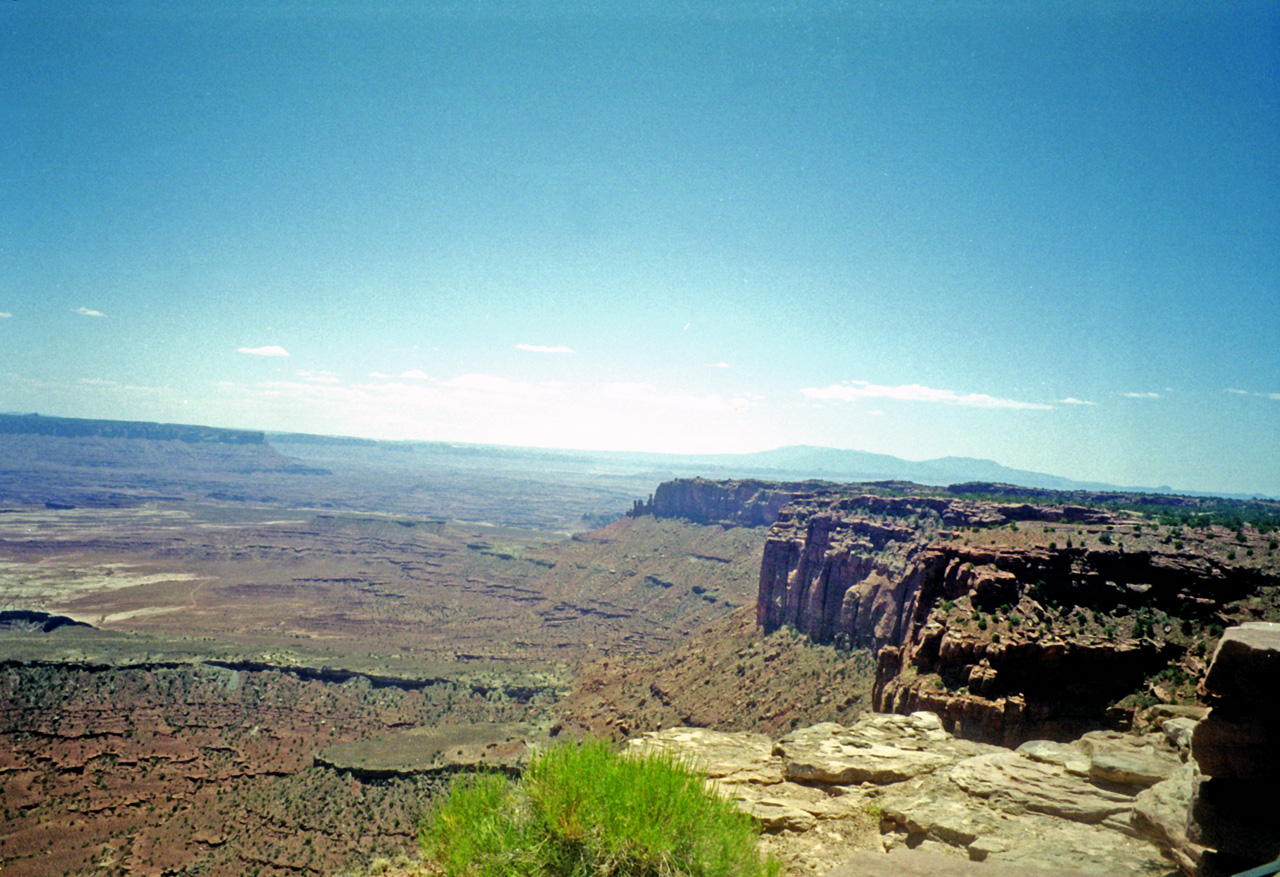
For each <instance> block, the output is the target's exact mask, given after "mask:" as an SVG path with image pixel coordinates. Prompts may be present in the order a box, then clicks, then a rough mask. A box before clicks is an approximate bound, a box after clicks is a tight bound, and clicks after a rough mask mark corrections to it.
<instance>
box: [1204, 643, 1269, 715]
mask: <svg viewBox="0 0 1280 877" xmlns="http://www.w3.org/2000/svg"><path fill="white" fill-rule="evenodd" d="M1203 684H1204V689H1205V691H1206V692H1208V693H1209V694H1211V695H1214V696H1215V697H1219V698H1223V699H1227V700H1235V701H1239V702H1242V703H1247V704H1250V705H1251V707H1252V709H1253V710H1255V711H1259V712H1261V711H1264V710H1265V711H1267V712H1271V713H1277V712H1280V699H1278V698H1277V695H1280V624H1277V623H1275V622H1272V621H1249V622H1246V623H1244V624H1241V625H1239V626H1237V627H1232V628H1230V629H1228V630H1227V631H1226V632H1225V633H1224V634H1223V635H1222V639H1221V640H1219V641H1218V648H1217V649H1216V650H1215V651H1214V653H1213V662H1212V663H1211V664H1210V665H1209V673H1208V675H1207V676H1205V679H1204V683H1203Z"/></svg>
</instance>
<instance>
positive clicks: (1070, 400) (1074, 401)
mask: <svg viewBox="0 0 1280 877" xmlns="http://www.w3.org/2000/svg"><path fill="white" fill-rule="evenodd" d="M1058 402H1060V403H1061V404H1063V405H1097V404H1098V403H1097V402H1088V401H1085V400H1084V399H1077V398H1075V397H1074V396H1068V397H1067V398H1065V399H1059V400H1058Z"/></svg>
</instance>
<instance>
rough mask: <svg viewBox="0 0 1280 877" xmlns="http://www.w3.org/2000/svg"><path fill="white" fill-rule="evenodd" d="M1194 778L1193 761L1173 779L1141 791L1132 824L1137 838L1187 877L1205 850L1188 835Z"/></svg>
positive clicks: (1197, 864) (1134, 809)
mask: <svg viewBox="0 0 1280 877" xmlns="http://www.w3.org/2000/svg"><path fill="white" fill-rule="evenodd" d="M1197 777H1198V771H1197V769H1196V765H1195V762H1189V763H1187V764H1184V765H1183V766H1182V767H1181V768H1179V769H1178V770H1177V771H1176V772H1175V773H1174V775H1173V776H1171V777H1169V778H1168V779H1166V780H1162V781H1160V782H1158V783H1156V784H1155V785H1154V786H1152V787H1151V788H1149V789H1144V790H1143V791H1142V792H1140V793H1139V794H1138V797H1137V798H1136V799H1135V800H1134V802H1133V817H1132V824H1133V827H1134V830H1135V831H1137V832H1138V836H1139V837H1144V838H1146V839H1148V840H1150V841H1151V842H1152V843H1154V844H1155V845H1156V846H1158V847H1159V848H1160V849H1162V850H1164V851H1165V853H1166V854H1167V855H1168V856H1169V857H1170V858H1171V859H1173V860H1174V861H1175V862H1177V863H1178V867H1179V868H1181V869H1182V872H1183V873H1184V874H1186V875H1188V877H1191V875H1193V874H1195V872H1196V868H1197V867H1198V866H1199V864H1200V859H1201V857H1202V856H1203V855H1204V847H1203V846H1201V845H1200V844H1197V843H1195V842H1193V841H1192V840H1191V839H1190V838H1189V837H1188V836H1187V823H1188V819H1187V816H1188V811H1189V809H1190V805H1191V799H1192V797H1193V795H1194V794H1195V788H1196V780H1197Z"/></svg>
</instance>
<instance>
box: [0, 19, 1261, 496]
mask: <svg viewBox="0 0 1280 877" xmlns="http://www.w3.org/2000/svg"><path fill="white" fill-rule="evenodd" d="M551 6H554V7H555V9H556V11H555V12H551V11H537V12H534V11H532V10H535V9H538V10H542V9H543V7H551ZM676 8H678V9H679V10H680V11H678V12H675V11H671V10H673V9H676ZM621 9H625V12H619V11H618V10H621ZM0 80H2V82H0V126H2V129H3V132H4V133H3V135H2V136H0V410H3V411H10V412H20V413H26V412H39V413H41V414H47V415H60V416H71V417H95V418H113V419H123V420H154V421H168V422H178V423H198V424H207V425H214V426H226V427H240V428H250V429H265V430H278V431H297V432H315V433H327V434H341V435H353V436H365V437H373V438H388V439H423V440H449V441H462V442H485V443H501V444H512V445H532V446H542V447H564V448H585V449H619V450H652V451H678V452H737V451H753V450H763V449H768V448H774V447H779V446H783V445H792V444H810V445H823V446H829V447H836V448H850V449H859V450H866V451H873V452H877V453H886V454H894V455H897V456H900V457H905V458H908V459H913V460H919V459H926V458H932V457H940V456H946V455H958V456H971V457H982V458H989V459H992V460H996V461H998V462H1000V463H1003V464H1005V465H1007V466H1013V467H1018V468H1022V469H1032V470H1037V471H1041V472H1050V473H1054V474H1058V475H1062V476H1066V477H1069V478H1075V479H1081V480H1093V481H1105V482H1110V483H1113V484H1121V485H1134V486H1158V485H1170V486H1173V487H1175V488H1179V489H1189V490H1191V489H1193V490H1212V491H1224V492H1243V493H1262V494H1268V495H1280V441H1278V440H1277V437H1278V436H1280V288H1278V286H1277V283H1278V279H1280V197H1278V195H1280V123H1278V120H1280V3H1276V2H1256V3H1254V2H1224V3H1208V4H1206V3H1199V2H1195V3H1192V2H1169V3H1139V2H1126V0H1117V2H1098V3H1079V4H1074V3H1072V4H1057V3H1024V2H995V3H971V4H966V3H958V4H937V3H928V4H925V3H919V4H916V3H889V4H870V3H866V4H863V3H856V4H846V3H836V2H809V3H806V2H799V3H782V4H765V3H754V2H747V3H704V2H692V3H678V4H677V3H665V2H647V3H646V2H641V3H630V4H614V3H590V2H571V3H566V4H535V3H526V2H514V0H511V2H497V3H492V2H488V0H485V2H478V0H472V2H467V3H462V2H458V3H448V2H440V3H395V2H392V3H311V2H305V3H304V2H290V0H284V2H268V3H263V2H257V0H245V2H217V0H213V2H202V3H178V2H151V0H132V2H119V3H117V2H104V3H94V4H85V3H66V2H57V0H18V2H8V3H3V4H0Z"/></svg>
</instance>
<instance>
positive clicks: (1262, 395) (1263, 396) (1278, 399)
mask: <svg viewBox="0 0 1280 877" xmlns="http://www.w3.org/2000/svg"><path fill="white" fill-rule="evenodd" d="M1227 392H1228V393H1234V394H1235V395H1237V396H1257V397H1258V398H1259V399H1271V400H1273V401H1275V402H1280V393H1254V392H1250V391H1249V390H1233V389H1231V388H1230V387H1228V388H1227Z"/></svg>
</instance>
